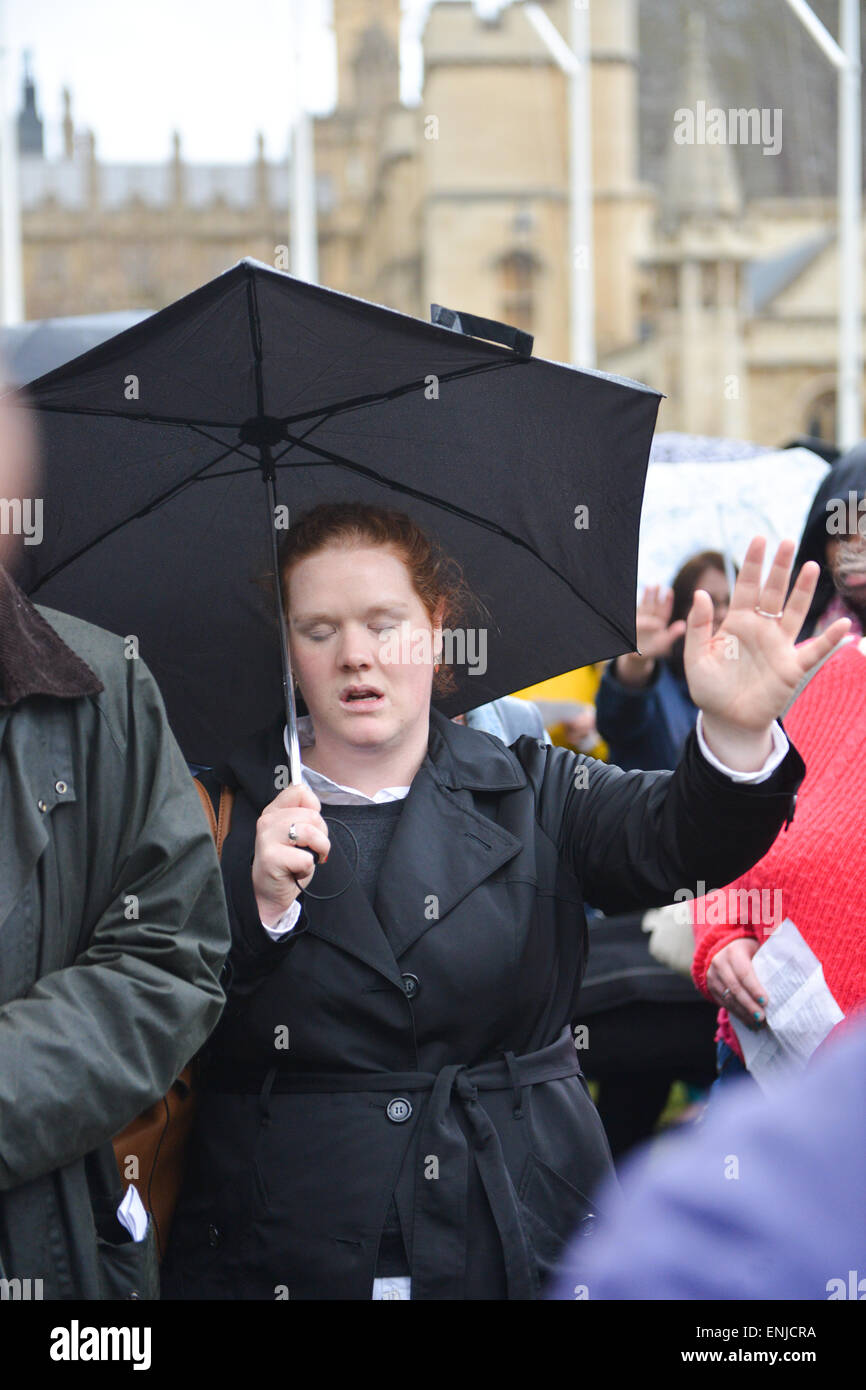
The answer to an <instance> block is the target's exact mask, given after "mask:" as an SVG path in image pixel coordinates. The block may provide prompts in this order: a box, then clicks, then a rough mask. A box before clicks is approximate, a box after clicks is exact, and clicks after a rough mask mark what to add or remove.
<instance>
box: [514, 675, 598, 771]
mask: <svg viewBox="0 0 866 1390" xmlns="http://www.w3.org/2000/svg"><path fill="white" fill-rule="evenodd" d="M603 670H604V663H603V662H601V661H598V662H596V663H595V664H594V665H591V666H579V667H578V668H577V669H576V670H574V671H566V672H565V673H564V674H563V675H561V676H551V677H550V679H549V680H546V681H539V683H538V684H537V685H529V686H527V687H526V689H525V690H516V691H515V692H514V693H515V695H517V696H518V697H519V698H520V699H521V700H531V701H533V702H534V703H535V705H536V706H537V708H538V709H539V711H540V712H541V716H542V718H543V720H544V723H545V727H546V728H547V731H548V733H549V734H550V741H551V743H554V744H555V745H556V746H557V747H558V748H571V749H573V750H574V752H575V753H588V754H589V756H590V757H591V758H601V759H602V760H603V761H605V762H606V761H607V756H608V749H607V744H606V743H605V742H604V739H602V737H601V736H600V734H599V732H598V728H597V726H596V715H595V701H596V697H597V695H598V687H599V684H600V682H601V677H602V672H603Z"/></svg>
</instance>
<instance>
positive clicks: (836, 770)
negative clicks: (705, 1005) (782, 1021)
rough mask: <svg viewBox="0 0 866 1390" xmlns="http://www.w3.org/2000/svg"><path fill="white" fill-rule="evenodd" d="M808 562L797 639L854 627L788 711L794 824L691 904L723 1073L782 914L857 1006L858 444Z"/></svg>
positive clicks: (737, 1074)
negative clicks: (799, 777)
mask: <svg viewBox="0 0 866 1390" xmlns="http://www.w3.org/2000/svg"><path fill="white" fill-rule="evenodd" d="M809 560H812V561H816V562H817V563H819V564H821V566H822V569H821V574H820V576H819V579H818V584H817V586H816V589H815V594H814V596H813V599H812V602H811V604H810V606H809V612H808V614H807V616H806V620H805V622H804V624H803V627H802V628H801V630H800V634H799V638H800V640H801V641H802V640H805V639H807V638H808V637H810V636H813V635H814V634H815V633H816V632H823V631H826V629H827V628H828V627H829V626H830V625H831V624H832V623H833V622H835V621H837V619H838V618H840V617H846V618H848V619H849V621H850V622H851V628H850V630H849V634H848V640H847V641H845V642H844V643H843V645H842V647H841V648H840V650H838V651H837V652H835V653H834V654H833V655H832V656H831V657H830V658H829V659H827V660H826V661H825V662H824V665H823V666H821V668H820V669H819V670H818V672H817V675H815V676H814V678H813V679H812V680H811V681H810V683H809V684H808V685H807V686H806V688H805V689H804V690H803V691H802V692H801V694H800V695H799V696H798V698H797V699H796V700H795V701H794V703H793V705H792V707H791V709H790V711H789V713H788V715H787V716H786V721H785V722H786V727H787V728H788V729H789V730H790V731H791V733H792V736H793V737H794V738H795V739H796V741H797V745H798V747H800V748H801V749H802V750H803V756H804V758H805V759H806V766H807V768H808V772H807V776H806V779H805V781H804V783H803V787H802V788H801V791H800V797H799V800H798V810H797V818H796V822H795V824H793V825H792V826H791V827H790V828H789V829H788V831H787V833H786V834H785V835H781V836H779V838H778V840H777V841H776V842H775V844H774V845H773V847H772V849H771V850H770V852H769V853H768V854H767V855H766V856H765V858H764V859H763V860H762V861H761V862H760V863H758V864H756V865H755V866H754V867H753V868H752V869H750V870H749V871H748V873H746V874H745V875H743V877H742V878H741V879H739V880H737V882H736V883H734V884H731V885H729V886H728V888H726V889H723V890H721V891H720V892H718V893H714V894H711V895H710V896H709V897H708V898H707V899H701V898H699V899H698V900H697V901H696V902H694V903H692V904H691V915H692V918H693V930H694V933H695V940H696V950H695V955H694V959H693V963H692V970H693V974H694V979H695V983H696V984H697V985H698V987H699V988H700V989H701V990H702V991H703V992H704V993H705V994H706V995H707V996H708V997H709V998H711V999H713V1000H714V1001H715V1002H716V1003H717V1004H718V1005H719V1006H720V1008H719V1015H718V1030H717V1032H716V1049H717V1068H718V1076H719V1081H720V1083H725V1082H727V1081H728V1080H731V1079H734V1078H737V1079H740V1078H742V1077H743V1076H744V1075H745V1066H744V1062H743V1055H742V1049H741V1047H740V1044H739V1041H738V1039H737V1036H736V1034H735V1032H734V1029H733V1027H732V1025H731V1021H730V1017H729V1013H730V1012H733V1013H734V1014H736V1015H737V1017H739V1018H740V1019H741V1020H742V1022H744V1023H746V1024H748V1025H749V1026H751V1027H759V1028H760V1027H762V1026H763V1024H764V1020H765V1017H766V1001H765V998H764V994H763V990H762V988H761V985H760V982H759V980H758V978H757V976H756V974H755V972H754V969H753V968H752V963H751V962H752V957H753V956H754V954H755V952H756V951H757V950H758V949H759V948H760V946H761V944H762V942H763V941H764V940H765V939H766V935H767V932H768V931H771V930H772V929H773V927H774V926H776V925H778V923H779V922H780V921H782V920H783V918H784V917H790V918H791V920H792V921H793V922H794V924H795V926H796V927H797V928H798V930H799V931H800V933H801V934H802V936H803V937H804V938H805V939H806V941H807V942H808V944H809V945H810V946H811V948H812V950H813V951H814V952H815V954H816V955H817V956H818V958H819V960H821V962H822V964H823V966H824V974H825V978H826V979H827V984H828V986H829V988H830V990H831V993H833V994H834V996H835V997H836V999H837V1002H838V1003H839V1006H840V1008H842V1009H843V1010H844V1011H845V1012H847V1011H848V1010H849V1009H851V1008H855V1007H857V1006H859V1004H860V1003H861V1002H862V1000H863V998H864V994H866V953H864V951H863V936H862V923H863V922H864V921H866V873H863V874H861V871H860V868H859V865H860V864H862V863H863V847H864V843H866V831H864V826H866V805H864V803H863V797H862V795H861V793H860V785H861V784H860V781H859V780H858V778H856V777H852V775H851V771H852V769H853V768H858V767H862V766H863V755H864V753H866V659H864V657H866V643H864V642H863V641H862V640H861V642H860V644H859V646H858V645H857V641H856V638H857V637H858V636H859V637H861V638H862V633H863V631H864V628H866V444H861V445H858V446H857V448H855V449H853V450H851V452H850V453H849V454H848V455H846V456H845V458H843V459H841V460H840V461H839V463H838V464H836V465H835V466H834V467H833V468H831V469H830V471H829V473H828V474H827V475H826V477H825V478H824V479H823V480H822V482H821V485H820V487H819V488H818V491H817V492H816V494H815V498H814V500H813V503H812V506H811V508H810V511H809V515H808V517H807V519H806V523H805V526H804V528H803V535H802V538H801V540H800V545H799V548H798V551H797V561H798V562H799V563H806V562H807V561H809ZM840 866H844V875H845V877H844V890H843V889H842V888H841V885H840V879H839V874H840V872H842V869H841V867H840ZM740 890H742V891H740ZM776 894H778V898H777V897H776V896H774V895H776ZM765 903H769V904H770V905H771V906H772V908H773V911H772V913H771V917H770V920H769V921H763V920H760V921H756V920H753V918H754V915H755V913H756V912H757V913H758V914H759V915H760V916H761V917H763V916H764V915H766V914H765V911H764V904H765ZM780 913H781V915H780ZM708 916H709V917H711V918H712V919H713V920H712V923H710V924H708V923H707V920H706V919H707V917H708ZM695 919H697V920H695Z"/></svg>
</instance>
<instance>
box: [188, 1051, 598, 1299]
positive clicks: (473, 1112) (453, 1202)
mask: <svg viewBox="0 0 866 1390" xmlns="http://www.w3.org/2000/svg"><path fill="white" fill-rule="evenodd" d="M579 1075H580V1064H579V1062H578V1059H577V1054H576V1052H575V1049H574V1042H573V1039H572V1037H571V1032H570V1030H569V1029H568V1028H567V1027H566V1028H565V1029H564V1030H563V1032H562V1034H561V1036H560V1037H559V1038H557V1040H556V1042H554V1043H550V1044H549V1045H548V1046H547V1047H543V1048H540V1049H539V1050H538V1051H537V1052H527V1053H524V1054H523V1055H522V1056H520V1057H516V1056H515V1055H514V1053H512V1052H505V1053H503V1054H502V1055H501V1057H500V1058H497V1059H495V1060H491V1061H488V1062H482V1063H479V1064H478V1065H477V1066H471V1067H470V1066H467V1065H465V1064H464V1065H459V1066H454V1065H452V1066H447V1067H443V1068H442V1069H441V1071H439V1072H438V1073H434V1072H317V1073H311V1072H299V1073H292V1072H291V1071H288V1070H286V1069H280V1068H278V1067H271V1068H270V1069H269V1070H268V1071H267V1072H266V1073H265V1072H263V1070H262V1068H261V1066H258V1067H255V1066H249V1065H243V1064H228V1063H223V1064H222V1065H219V1066H218V1067H216V1068H214V1069H208V1072H207V1074H206V1076H205V1078H204V1084H205V1085H206V1086H208V1087H209V1088H212V1089H214V1090H219V1091H242V1092H246V1093H250V1092H252V1093H259V1094H260V1096H261V1097H262V1099H263V1102H264V1103H265V1104H267V1099H268V1097H269V1096H270V1094H271V1092H274V1093H277V1092H309V1093H320V1094H329V1093H335V1092H347V1091H349V1092H350V1091H385V1092H391V1093H392V1094H393V1093H394V1092H399V1091H415V1092H417V1091H429V1092H431V1096H430V1103H429V1105H428V1106H427V1111H426V1114H425V1116H424V1122H423V1125H422V1127H421V1131H420V1133H419V1136H418V1146H417V1149H416V1153H417V1155H418V1157H419V1160H420V1161H421V1162H424V1160H425V1159H427V1158H429V1157H434V1158H436V1160H437V1162H438V1172H439V1177H438V1179H435V1180H434V1179H430V1180H426V1181H425V1180H423V1179H422V1178H421V1177H417V1178H416V1184H415V1209H414V1225H413V1232H412V1245H411V1252H412V1253H411V1266H412V1295H413V1299H414V1298H417V1299H460V1298H462V1297H463V1290H464V1281H465V1273H466V1237H467V1229H468V1228H467V1218H468V1210H467V1204H468V1192H469V1160H470V1148H471V1157H472V1158H473V1160H474V1162H475V1165H476V1167H477V1169H478V1173H479V1176H480V1178H481V1182H482V1183H483V1185H484V1191H485V1193H486V1195H487V1200H488V1202H489V1203H490V1210H491V1211H492V1213H493V1219H494V1221H495V1222H496V1228H497V1231H498V1232H499V1239H500V1242H501V1245H502V1254H503V1258H504V1261H505V1275H506V1281H507V1287H508V1297H509V1298H510V1299H534V1298H537V1297H538V1278H537V1274H536V1268H535V1262H534V1259H533V1256H532V1252H531V1247H530V1245H529V1242H528V1240H527V1236H526V1232H525V1230H524V1227H523V1222H522V1220H521V1216H520V1207H519V1203H518V1200H517V1194H516V1192H515V1190H514V1184H513V1183H512V1181H511V1175H510V1174H509V1172H508V1168H507V1166H506V1163H505V1157H504V1155H503V1152H502V1145H501V1144H500V1142H499V1135H498V1134H497V1132H496V1129H495V1127H494V1125H493V1123H492V1121H491V1119H490V1117H489V1115H488V1114H487V1112H486V1110H485V1109H484V1107H483V1106H482V1105H481V1104H480V1103H479V1100H478V1094H479V1092H481V1091H500V1090H508V1089H512V1090H514V1093H515V1114H519V1113H520V1112H521V1108H522V1101H521V1092H522V1088H523V1087H524V1086H533V1085H536V1084H537V1083H538V1082H542V1081H558V1080H561V1079H562V1078H564V1077H568V1076H579ZM455 1100H456V1102H457V1103H458V1104H459V1105H460V1109H461V1111H462V1113H463V1115H464V1116H465V1118H466V1120H467V1122H468V1129H469V1142H468V1143H467V1136H466V1135H465V1134H464V1131H463V1129H462V1127H461V1125H460V1123H459V1121H458V1119H457V1115H456V1110H455V1104H454V1102H455Z"/></svg>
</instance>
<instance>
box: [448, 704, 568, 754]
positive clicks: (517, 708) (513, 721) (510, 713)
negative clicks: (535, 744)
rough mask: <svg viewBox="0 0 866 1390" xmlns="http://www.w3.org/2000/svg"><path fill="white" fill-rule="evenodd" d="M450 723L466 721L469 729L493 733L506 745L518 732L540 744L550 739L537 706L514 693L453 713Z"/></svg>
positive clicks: (464, 722) (511, 741)
mask: <svg viewBox="0 0 866 1390" xmlns="http://www.w3.org/2000/svg"><path fill="white" fill-rule="evenodd" d="M454 723H455V724H467V725H468V726H469V728H470V729H481V730H483V732H484V733H486V734H493V735H494V736H495V737H496V738H498V739H499V740H500V742H501V743H504V744H505V745H506V747H507V746H508V745H509V744H511V743H513V742H514V740H515V739H516V738H520V736H521V734H528V735H529V737H530V738H540V739H541V740H542V741H543V742H544V743H550V742H551V738H550V735H549V734H548V732H547V730H546V729H545V727H544V721H543V719H542V718H541V714H540V712H539V709H538V706H537V705H535V704H533V703H532V701H531V700H522V699H520V700H518V699H517V698H516V697H515V696H514V695H503V697H502V698H501V699H499V700H491V702H490V703H489V704H487V705H477V706H476V708H475V709H472V710H469V712H468V713H467V714H455V716H454Z"/></svg>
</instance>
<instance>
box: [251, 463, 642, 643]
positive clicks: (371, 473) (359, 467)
mask: <svg viewBox="0 0 866 1390" xmlns="http://www.w3.org/2000/svg"><path fill="white" fill-rule="evenodd" d="M289 442H290V445H291V446H294V445H295V444H300V443H302V442H306V441H303V440H301V439H293V438H292V437H291V436H290V437H289ZM306 447H307V448H308V449H309V450H310V451H311V452H312V453H315V454H319V455H321V460H320V462H319V463H318V464H317V463H316V462H315V461H314V460H312V459H305V460H304V461H303V463H302V464H294V465H292V464H283V465H282V467H283V468H291V467H304V468H310V467H324V466H325V465H326V464H329V463H331V464H332V463H336V464H340V465H341V466H342V467H344V468H348V469H349V471H350V472H352V473H360V474H362V475H363V476H364V477H366V478H372V479H373V481H374V482H377V483H381V484H382V486H383V487H387V488H390V489H391V491H392V492H401V493H404V494H405V495H406V496H407V497H414V498H416V499H417V500H418V501H419V502H428V503H430V505H431V506H434V507H438V508H439V509H440V511H447V512H452V513H453V514H454V515H455V516H459V517H462V518H463V519H464V520H465V521H471V522H472V523H473V524H474V525H476V526H483V527H484V528H485V530H487V531H492V532H494V533H495V534H496V535H498V536H502V537H503V538H504V539H505V540H509V541H511V542H512V543H513V544H514V545H519V546H521V547H522V548H523V549H524V550H528V551H529V554H530V555H532V556H533V558H534V559H536V560H538V561H539V562H540V563H541V564H542V565H544V566H545V568H546V569H548V570H550V573H551V574H554V575H556V578H557V579H559V580H560V581H561V583H563V584H564V585H565V586H566V588H567V589H570V590H571V592H572V593H573V594H574V596H575V598H578V599H580V602H581V603H584V604H586V607H587V608H589V609H591V611H592V612H593V613H594V614H595V616H596V617H597V618H599V619H600V620H601V621H602V622H603V623H605V624H606V625H607V626H608V627H612V628H613V629H614V631H615V632H616V634H617V636H619V637H621V638H622V639H623V641H624V642H631V641H632V637H631V635H630V633H628V632H624V631H623V630H622V628H621V627H619V625H618V624H617V623H615V622H614V621H613V619H612V618H610V617H608V616H607V615H606V614H604V613H602V612H601V610H600V609H598V608H597V607H596V605H595V604H594V603H593V602H592V600H591V599H589V598H587V597H586V595H585V594H582V593H580V591H579V590H578V589H576V588H575V587H574V585H573V584H572V583H571V582H570V581H569V580H568V579H566V578H565V576H564V575H562V574H560V572H559V570H558V569H556V568H555V566H554V565H552V564H551V563H550V562H549V560H545V558H544V556H543V555H541V554H540V553H539V552H538V551H537V550H536V549H535V547H534V546H532V545H530V544H529V542H528V541H525V540H523V538H522V537H521V536H517V535H515V534H514V532H513V531H508V530H507V529H506V528H505V527H504V526H501V525H500V524H499V522H498V521H490V520H488V518H487V517H483V516H480V515H479V514H478V513H477V512H470V511H469V510H467V508H465V507H460V506H458V505H457V504H456V502H446V501H445V500H444V499H442V498H439V497H434V496H433V494H432V493H429V492H422V491H421V490H420V488H415V487H410V485H409V484H408V483H400V482H397V481H395V480H394V479H392V478H385V477H383V476H382V474H381V473H377V472H376V471H375V469H373V468H368V467H367V465H366V464H363V463H356V462H355V461H354V460H353V459H347V458H345V457H344V456H343V455H342V454H334V453H331V451H330V450H329V449H322V448H320V447H319V446H318V445H316V444H310V443H306ZM287 452H288V450H284V451H283V453H284V454H285V453H287ZM282 456H283V455H281V456H280V457H282ZM276 466H277V467H280V464H279V462H278V461H277V464H276Z"/></svg>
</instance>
